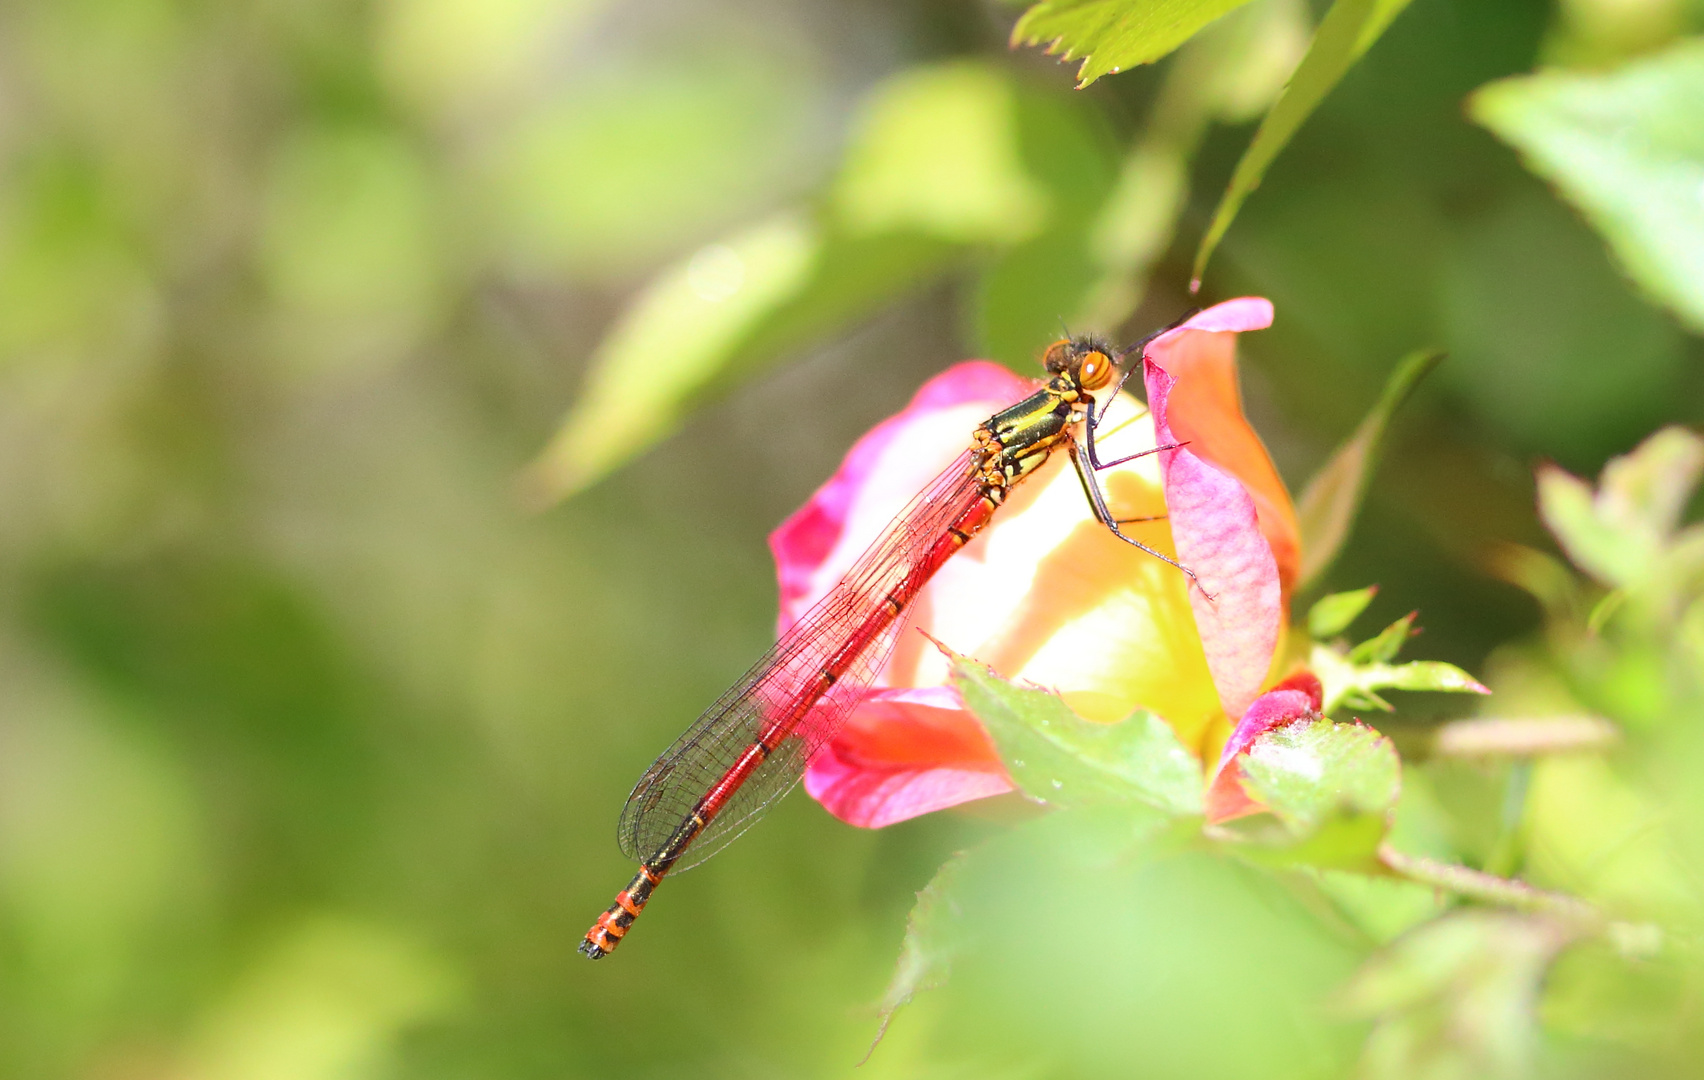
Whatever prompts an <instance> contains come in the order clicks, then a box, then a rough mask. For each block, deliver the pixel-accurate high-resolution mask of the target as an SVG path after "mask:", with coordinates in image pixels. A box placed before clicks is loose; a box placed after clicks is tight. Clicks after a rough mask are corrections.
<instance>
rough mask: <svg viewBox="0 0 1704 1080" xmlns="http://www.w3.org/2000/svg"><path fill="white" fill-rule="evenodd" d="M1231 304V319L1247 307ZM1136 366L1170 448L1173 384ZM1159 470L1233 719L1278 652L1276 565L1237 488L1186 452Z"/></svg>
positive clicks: (1210, 658) (1173, 453)
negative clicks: (1169, 411)
mask: <svg viewBox="0 0 1704 1080" xmlns="http://www.w3.org/2000/svg"><path fill="white" fill-rule="evenodd" d="M1233 303H1236V304H1238V305H1239V308H1238V310H1239V311H1241V310H1242V309H1245V308H1249V307H1251V305H1248V304H1246V303H1243V302H1241V301H1233ZM1221 306H1223V305H1221ZM1217 311H1218V308H1212V309H1209V310H1208V311H1205V312H1202V313H1201V314H1200V315H1197V316H1196V319H1205V320H1207V321H1212V320H1211V319H1210V318H1209V317H1215V313H1216V312H1217ZM1244 313H1245V314H1246V312H1244ZM1192 322H1193V320H1192ZM1180 332H1200V331H1194V330H1193V329H1192V328H1190V327H1189V326H1188V324H1186V328H1185V329H1183V330H1180V331H1173V333H1180ZM1143 364H1144V373H1145V375H1146V380H1147V384H1148V405H1149V408H1151V409H1152V410H1153V413H1154V436H1155V438H1156V439H1157V440H1159V442H1160V443H1161V444H1162V445H1163V444H1165V443H1169V442H1173V441H1174V436H1173V435H1172V430H1171V425H1170V423H1169V422H1168V421H1169V417H1168V415H1167V404H1168V398H1169V396H1170V394H1171V390H1172V387H1173V386H1174V385H1176V383H1177V380H1176V379H1174V378H1172V376H1171V375H1170V374H1168V373H1167V372H1166V370H1165V369H1164V368H1163V367H1161V366H1160V365H1159V364H1157V363H1155V362H1154V360H1153V359H1152V358H1147V359H1144V361H1143ZM1160 467H1161V470H1162V471H1163V473H1164V475H1165V488H1166V512H1167V513H1168V514H1169V515H1170V518H1171V528H1172V539H1173V541H1174V543H1175V544H1176V546H1177V555H1178V561H1179V562H1181V563H1183V564H1184V565H1185V566H1187V567H1189V568H1190V569H1191V570H1193V571H1194V572H1195V575H1196V580H1197V581H1198V582H1199V584H1200V588H1192V589H1191V590H1190V591H1189V601H1190V607H1191V609H1192V610H1193V612H1194V614H1195V624H1196V627H1197V629H1199V630H1200V632H1201V644H1202V648H1203V649H1204V650H1205V652H1206V654H1207V667H1208V670H1209V671H1211V672H1212V673H1213V684H1214V686H1216V687H1217V688H1218V691H1219V701H1220V703H1221V704H1222V705H1223V706H1224V709H1225V714H1226V715H1227V716H1241V715H1242V714H1243V713H1244V712H1246V711H1247V710H1248V706H1249V705H1250V703H1252V702H1253V701H1254V699H1255V696H1256V695H1257V694H1259V692H1260V684H1261V682H1262V681H1264V680H1265V678H1266V672H1267V670H1268V668H1270V667H1271V664H1272V655H1273V652H1274V650H1276V648H1277V646H1278V633H1279V629H1280V626H1281V623H1282V619H1283V607H1282V605H1283V595H1282V590H1281V587H1280V583H1279V579H1278V563H1277V560H1276V559H1275V558H1274V557H1273V555H1272V547H1271V545H1270V544H1268V543H1267V541H1266V537H1265V536H1264V535H1262V533H1261V531H1260V516H1259V514H1258V512H1257V511H1256V510H1255V505H1254V500H1253V499H1252V498H1251V497H1250V496H1249V493H1248V491H1247V490H1246V489H1245V488H1244V487H1243V485H1242V482H1241V481H1239V480H1237V479H1236V478H1235V477H1233V476H1232V475H1230V474H1229V473H1226V472H1223V471H1221V470H1219V469H1218V468H1215V467H1214V466H1212V465H1209V464H1208V463H1207V462H1205V461H1203V460H1201V458H1199V457H1197V456H1196V455H1195V454H1193V453H1191V452H1190V450H1189V449H1188V448H1187V447H1184V448H1180V449H1177V450H1168V451H1165V452H1163V453H1162V454H1160Z"/></svg>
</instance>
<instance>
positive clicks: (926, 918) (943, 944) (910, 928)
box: [870, 852, 970, 1053]
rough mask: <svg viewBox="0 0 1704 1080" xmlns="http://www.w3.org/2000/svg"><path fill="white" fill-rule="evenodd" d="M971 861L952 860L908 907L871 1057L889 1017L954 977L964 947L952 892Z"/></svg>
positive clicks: (961, 854)
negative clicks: (920, 995)
mask: <svg viewBox="0 0 1704 1080" xmlns="http://www.w3.org/2000/svg"><path fill="white" fill-rule="evenodd" d="M969 859H970V856H969V854H968V853H967V852H959V853H958V854H957V855H954V856H953V857H952V858H950V859H948V860H947V861H946V862H945V863H943V864H942V865H941V868H940V869H939V870H937V871H935V876H934V877H932V878H930V879H929V884H927V885H925V886H923V889H922V890H921V891H920V892H918V894H917V903H916V904H914V905H912V908H911V914H910V915H908V916H906V919H905V941H904V943H902V944H901V945H900V948H899V962H898V964H897V965H895V967H894V972H893V978H891V979H890V980H888V986H887V990H886V991H884V992H883V994H882V1002H881V1005H880V1006H879V1007H878V1012H879V1013H880V1015H881V1026H880V1027H879V1028H877V1029H876V1037H875V1038H874V1039H873V1040H871V1042H870V1052H871V1053H874V1052H875V1049H876V1046H877V1044H879V1043H880V1042H881V1041H882V1036H884V1035H886V1034H887V1029H888V1024H889V1023H891V1022H892V1021H893V1014H894V1013H895V1012H897V1011H899V1009H900V1007H901V1006H903V1005H906V1004H909V1003H910V1001H911V999H912V998H913V997H915V996H916V995H917V993H918V992H919V991H922V990H933V989H935V988H936V987H939V986H941V985H943V984H944V983H945V982H946V981H947V977H948V976H949V975H950V974H951V973H952V963H953V958H954V957H955V956H956V955H958V953H959V950H960V949H962V948H963V946H964V941H963V928H962V925H961V920H960V913H959V910H958V902H957V900H956V898H955V897H954V895H953V892H954V890H955V889H956V888H957V887H958V884H959V879H960V878H961V877H962V876H963V873H964V867H965V864H966V863H967V862H968V861H969Z"/></svg>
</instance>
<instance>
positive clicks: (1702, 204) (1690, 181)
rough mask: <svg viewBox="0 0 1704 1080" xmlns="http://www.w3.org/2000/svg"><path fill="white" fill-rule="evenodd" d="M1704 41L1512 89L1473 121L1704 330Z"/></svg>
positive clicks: (1500, 91)
mask: <svg viewBox="0 0 1704 1080" xmlns="http://www.w3.org/2000/svg"><path fill="white" fill-rule="evenodd" d="M1701 101H1704V41H1700V40H1698V39H1696V38H1694V39H1692V40H1690V41H1686V42H1682V43H1681V44H1679V45H1676V46H1674V47H1673V48H1670V49H1668V50H1667V51H1665V52H1662V53H1659V54H1657V55H1654V56H1650V57H1647V58H1645V59H1642V60H1638V61H1635V62H1633V63H1630V64H1627V65H1626V66H1624V67H1622V68H1620V69H1618V70H1615V71H1611V72H1607V73H1596V72H1593V73H1586V72H1560V71H1557V72H1544V73H1541V74H1538V75H1530V76H1523V77H1521V78H1515V79H1505V80H1502V81H1500V82H1495V83H1492V84H1490V85H1489V86H1486V87H1484V88H1482V89H1481V90H1480V91H1479V92H1478V93H1476V94H1475V95H1474V96H1473V98H1472V99H1471V101H1470V103H1469V107H1468V111H1469V113H1470V115H1471V116H1472V117H1473V118H1474V119H1475V120H1477V121H1478V122H1479V123H1481V124H1483V125H1485V126H1486V127H1488V128H1490V129H1491V130H1492V131H1493V132H1495V133H1496V134H1497V135H1498V136H1499V137H1500V138H1502V139H1503V140H1504V141H1505V142H1508V143H1509V144H1510V145H1512V146H1514V147H1515V148H1516V149H1517V150H1519V151H1520V152H1521V155H1522V157H1523V158H1524V160H1525V161H1526V164H1527V167H1528V168H1530V169H1531V170H1532V171H1533V172H1535V173H1537V174H1538V175H1540V176H1542V177H1544V178H1545V179H1546V180H1549V181H1550V182H1551V183H1553V184H1555V185H1556V187H1557V189H1558V190H1559V191H1560V192H1561V194H1562V196H1563V197H1564V198H1566V199H1567V200H1568V201H1569V202H1571V203H1572V204H1573V205H1574V206H1576V207H1577V208H1578V209H1579V210H1580V212H1581V213H1583V214H1584V215H1585V217H1586V219H1587V220H1588V221H1590V222H1591V224H1592V226H1593V227H1594V228H1596V229H1597V231H1598V232H1599V233H1601V234H1602V235H1603V237H1604V239H1605V240H1607V241H1608V243H1609V246H1610V248H1611V250H1613V251H1614V252H1615V254H1616V256H1617V258H1618V259H1619V260H1620V261H1621V264H1622V266H1624V267H1625V268H1626V270H1627V273H1628V274H1629V275H1630V276H1631V277H1632V278H1633V280H1634V281H1636V282H1638V283H1639V285H1640V286H1642V287H1643V288H1644V289H1645V291H1646V292H1647V293H1649V294H1650V295H1651V296H1652V297H1654V298H1655V299H1656V300H1657V301H1658V302H1660V303H1662V304H1664V305H1666V306H1668V307H1669V308H1670V309H1671V310H1673V311H1674V312H1675V313H1676V314H1677V315H1679V316H1680V318H1681V319H1682V321H1684V322H1685V323H1687V324H1688V325H1689V326H1691V328H1692V329H1693V330H1695V331H1704V200H1701V199H1700V198H1699V197H1698V187H1699V183H1700V176H1701V175H1704V126H1701V125H1700V124H1699V123H1698V115H1699V110H1700V104H1699V103H1700V102H1701Z"/></svg>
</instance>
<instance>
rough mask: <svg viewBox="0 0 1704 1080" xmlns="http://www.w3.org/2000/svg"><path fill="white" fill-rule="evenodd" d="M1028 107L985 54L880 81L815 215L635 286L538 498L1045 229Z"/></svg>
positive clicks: (543, 468) (540, 463) (549, 453)
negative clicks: (981, 253)
mask: <svg viewBox="0 0 1704 1080" xmlns="http://www.w3.org/2000/svg"><path fill="white" fill-rule="evenodd" d="M1018 114H1019V95H1018V91H1017V89H1016V88H1015V87H1014V85H1013V83H1012V81H1011V79H1010V78H1009V76H1006V75H1004V74H1002V73H1000V72H998V71H997V70H996V69H994V68H991V67H987V66H983V65H976V64H962V63H961V64H950V65H945V66H940V67H925V68H919V69H913V70H910V71H907V72H904V73H903V74H901V75H899V76H896V77H895V78H894V79H892V80H890V81H889V82H887V83H884V84H882V85H881V86H880V87H878V88H877V89H876V90H875V91H874V92H873V94H872V97H871V99H870V101H869V102H868V103H867V106H866V109H865V111H864V114H863V118H862V120H861V122H860V124H859V126H858V129H857V130H856V131H855V132H854V134H853V137H852V140H851V146H850V148H849V150H848V151H847V157H846V162H845V164H844V166H843V168H842V171H841V174H840V176H839V178H838V179H837V181H836V183H835V185H834V186H833V188H832V190H831V192H830V195H829V197H828V198H827V199H826V201H825V204H824V205H823V207H822V208H821V209H820V210H819V211H818V212H816V213H805V212H797V213H790V214H783V215H781V216H778V217H776V218H774V219H772V220H770V221H767V222H764V223H762V224H760V225H757V226H755V227H753V228H752V229H750V230H748V231H746V232H745V233H742V234H740V235H738V236H735V237H732V238H729V239H727V240H725V241H723V242H720V243H715V244H711V245H708V246H706V247H704V248H702V249H701V250H699V251H698V252H696V253H694V254H693V255H691V256H689V257H687V258H685V259H683V260H681V261H680V262H678V263H676V264H675V265H673V266H672V267H670V268H669V269H667V270H665V271H664V272H663V273H662V274H661V275H659V276H658V278H657V279H655V280H654V281H653V282H652V283H651V284H650V285H649V286H647V287H646V288H645V290H643V291H642V292H641V293H640V295H639V297H638V298H637V299H636V300H635V301H634V302H633V304H632V306H631V307H629V309H628V310H627V312H626V313H625V314H624V315H623V316H622V318H621V319H620V320H619V321H618V322H617V324H616V326H615V328H614V329H613V330H611V331H610V333H609V335H608V336H607V337H606V338H605V339H604V340H603V342H602V343H601V344H600V345H599V346H598V349H597V352H596V353H595V354H594V356H593V357H592V360H591V364H590V371H589V374H588V376H587V385H586V389H585V391H584V392H583V393H582V394H581V396H580V398H579V400H578V401H576V402H575V405H574V407H573V409H572V411H571V412H570V414H569V416H568V418H567V420H566V421H564V424H563V427H562V429H561V430H560V431H559V432H558V434H557V435H556V437H555V438H554V439H553V440H552V441H551V443H550V445H549V446H548V447H547V448H546V449H545V451H544V452H543V453H542V454H541V455H540V456H539V458H538V459H537V460H536V461H535V462H534V463H533V465H532V466H531V467H530V469H529V470H528V472H527V475H526V476H525V478H524V495H525V496H526V498H527V499H528V501H529V502H531V503H532V504H534V505H543V504H547V503H549V502H551V501H554V500H556V499H559V498H562V497H564V496H567V495H570V494H572V493H574V492H576V491H578V490H580V489H581V488H584V487H586V486H587V485H589V484H591V483H593V482H595V481H596V480H598V479H599V478H601V477H602V476H604V475H606V474H608V473H609V472H610V471H611V470H612V469H614V468H616V467H617V466H619V465H620V464H622V463H623V462H625V461H627V460H628V459H630V458H632V457H633V456H634V455H636V454H638V453H640V452H641V451H643V450H645V449H646V448H648V447H649V446H651V445H653V444H654V443H656V442H657V441H658V440H660V439H662V438H665V437H666V436H668V435H669V434H671V433H672V432H673V431H674V430H675V429H676V428H677V427H678V426H679V424H680V422H681V420H682V419H683V418H684V417H685V415H686V414H687V413H688V412H689V411H690V409H691V408H693V407H695V406H697V405H698V404H700V403H702V402H703V401H704V400H706V399H707V398H709V397H710V396H711V395H712V394H713V393H714V392H715V391H717V390H721V389H724V388H726V387H727V386H729V385H731V384H732V383H733V382H734V381H736V380H737V379H739V378H741V377H744V376H746V375H749V374H750V373H751V372H753V371H755V370H757V369H758V368H759V367H761V366H762V365H763V364H765V363H768V362H771V361H773V360H774V359H776V358H777V357H778V356H780V355H782V354H783V353H784V352H785V351H786V350H787V349H790V348H796V347H798V346H799V345H800V344H802V343H803V342H806V341H809V340H810V339H812V338H813V337H816V336H820V335H821V334H823V333H825V332H827V331H829V330H832V329H834V328H836V327H839V326H841V325H844V324H845V323H846V322H848V321H850V320H851V319H854V318H856V317H857V316H859V315H861V314H864V313H866V312H868V311H870V310H872V309H873V308H875V307H876V306H877V305H878V304H880V303H881V302H882V301H884V300H887V299H889V298H891V297H893V296H895V295H897V294H899V293H901V292H904V291H906V290H908V289H912V288H915V287H916V286H917V285H918V284H919V283H920V282H921V281H923V280H925V279H927V278H929V277H931V276H933V275H934V274H937V273H939V272H940V271H942V270H944V269H945V268H946V267H947V266H949V265H951V263H952V262H953V260H954V259H956V258H960V257H962V256H963V254H964V252H966V250H967V245H972V244H978V245H994V246H1003V245H1011V244H1014V243H1017V242H1019V241H1022V240H1024V239H1025V238H1027V237H1030V236H1032V235H1034V234H1035V233H1036V232H1037V230H1039V229H1041V227H1042V226H1043V225H1044V224H1045V223H1046V222H1047V221H1048V220H1049V218H1050V216H1051V215H1052V213H1053V208H1054V203H1055V194H1054V192H1052V191H1050V190H1049V188H1048V187H1047V186H1046V185H1045V184H1043V183H1042V182H1040V181H1039V180H1037V179H1036V178H1035V177H1033V176H1032V175H1031V174H1030V173H1029V171H1027V168H1026V164H1025V161H1026V156H1027V153H1028V151H1027V150H1026V148H1024V147H1023V146H1022V145H1021V132H1020V130H1019V116H1018ZM1079 141H1085V140H1079ZM1077 165H1078V168H1079V169H1081V168H1083V165H1082V163H1081V162H1079V163H1077ZM1103 189H1104V185H1103ZM1099 200H1100V195H1099V194H1096V195H1095V196H1094V197H1093V199H1092V200H1091V201H1093V202H1095V203H1097V204H1098V202H1099ZM1086 213H1087V211H1085V216H1086ZM1078 262H1079V263H1080V262H1081V260H1080V259H1078ZM1085 273H1086V271H1085Z"/></svg>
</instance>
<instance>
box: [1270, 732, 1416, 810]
mask: <svg viewBox="0 0 1704 1080" xmlns="http://www.w3.org/2000/svg"><path fill="white" fill-rule="evenodd" d="M1237 760H1238V762H1239V763H1240V764H1241V765H1242V769H1243V776H1244V779H1243V784H1244V786H1245V787H1246V788H1247V790H1248V793H1249V794H1250V795H1251V796H1253V797H1254V798H1256V799H1258V800H1259V801H1260V802H1262V803H1264V804H1266V805H1267V806H1268V807H1270V808H1271V809H1272V812H1273V813H1275V814H1276V815H1278V817H1279V819H1280V820H1282V821H1283V822H1284V823H1285V824H1287V825H1289V826H1290V828H1291V829H1292V830H1293V831H1294V832H1297V833H1307V832H1311V831H1313V830H1316V829H1318V828H1319V827H1320V826H1321V825H1323V824H1324V823H1325V822H1326V821H1327V820H1328V819H1331V818H1333V817H1339V816H1341V817H1347V818H1354V817H1360V816H1364V815H1370V816H1373V817H1375V818H1378V819H1379V820H1381V821H1382V820H1384V819H1385V818H1386V817H1387V816H1388V814H1389V812H1390V809H1391V807H1393V806H1395V805H1396V795H1397V789H1398V786H1399V783H1400V773H1401V768H1400V766H1399V765H1398V763H1397V757H1396V749H1395V748H1394V747H1393V746H1391V743H1390V740H1389V739H1387V738H1385V737H1384V736H1382V735H1380V734H1379V733H1378V732H1376V731H1374V730H1373V729H1372V728H1369V727H1366V726H1364V725H1362V724H1339V723H1336V722H1334V721H1331V720H1315V721H1312V722H1311V723H1296V724H1290V725H1288V726H1286V727H1281V728H1278V729H1277V730H1275V731H1270V732H1268V733H1267V734H1265V735H1263V736H1261V737H1260V738H1259V739H1257V740H1256V741H1255V743H1254V745H1253V746H1252V747H1250V748H1249V750H1248V752H1247V753H1245V754H1242V755H1240V756H1239V757H1238V759H1237ZM1380 835H1382V829H1381V832H1380Z"/></svg>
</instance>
